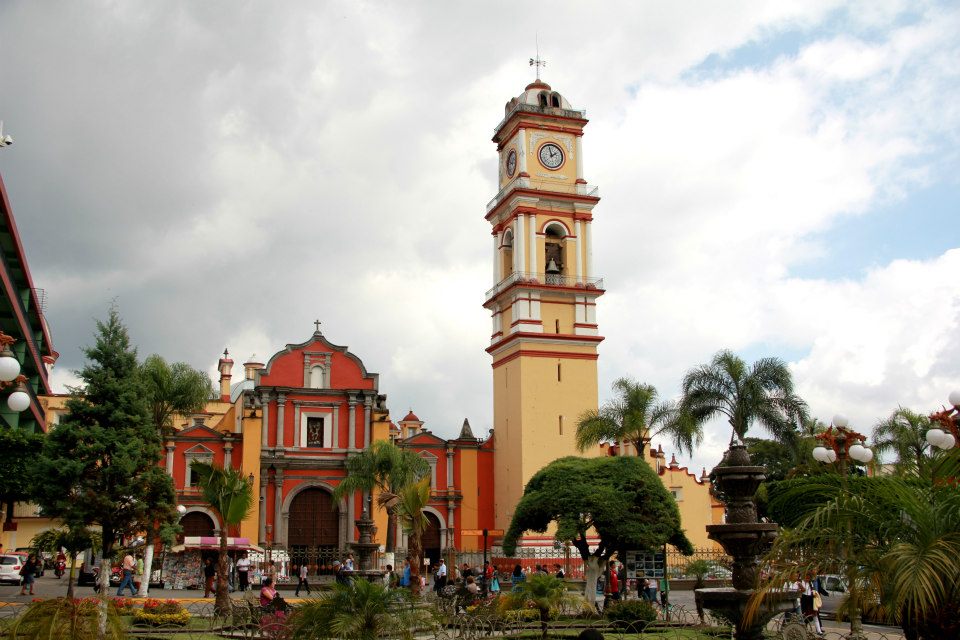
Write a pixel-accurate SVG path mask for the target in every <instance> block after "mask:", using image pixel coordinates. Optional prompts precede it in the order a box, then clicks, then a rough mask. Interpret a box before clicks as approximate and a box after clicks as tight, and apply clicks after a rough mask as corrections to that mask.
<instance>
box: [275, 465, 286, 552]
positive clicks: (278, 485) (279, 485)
mask: <svg viewBox="0 0 960 640" xmlns="http://www.w3.org/2000/svg"><path fill="white" fill-rule="evenodd" d="M282 504H283V469H277V475H276V477H275V478H274V494H273V544H278V543H279V542H280V536H281V535H282V534H283V532H284V531H285V529H282V528H281V526H280V507H281V505H282Z"/></svg>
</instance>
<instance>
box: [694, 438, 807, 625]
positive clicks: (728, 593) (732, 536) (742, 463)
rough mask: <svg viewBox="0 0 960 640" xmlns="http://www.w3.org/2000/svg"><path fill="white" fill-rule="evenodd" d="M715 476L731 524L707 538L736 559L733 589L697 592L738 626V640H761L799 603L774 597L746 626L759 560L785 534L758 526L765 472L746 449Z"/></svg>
mask: <svg viewBox="0 0 960 640" xmlns="http://www.w3.org/2000/svg"><path fill="white" fill-rule="evenodd" d="M713 473H714V476H715V477H716V484H717V486H718V487H719V488H720V490H721V491H723V493H724V494H725V495H726V498H727V505H726V506H727V518H726V523H725V524H711V525H707V537H709V538H710V539H711V540H715V541H716V542H718V543H719V544H720V546H722V547H723V549H724V551H726V552H727V554H728V555H730V556H732V557H733V578H732V582H733V586H732V587H720V588H711V589H697V590H696V600H697V604H698V605H701V606H703V607H704V608H706V609H710V610H712V611H715V612H716V613H718V614H719V615H721V616H723V617H724V618H726V619H728V620H729V621H730V622H732V623H733V625H734V627H735V629H736V631H735V633H734V637H735V638H736V639H737V640H760V639H761V638H763V628H764V626H765V625H766V624H767V622H768V621H769V620H770V618H772V617H773V616H775V615H776V614H778V613H780V612H782V611H788V610H790V609H792V608H793V604H794V600H795V598H796V597H797V595H796V592H794V591H777V592H771V593H768V594H767V595H766V596H765V597H764V602H763V604H762V605H761V606H760V607H759V608H758V609H757V613H756V614H755V615H754V617H753V619H752V620H751V621H750V622H749V623H747V622H746V621H745V620H744V610H745V609H746V605H747V601H748V600H750V598H751V597H752V596H753V594H754V590H755V589H756V587H757V568H758V565H759V557H760V556H761V555H763V554H764V553H766V551H767V550H768V549H769V548H770V545H771V544H773V540H774V539H775V538H776V537H777V530H778V529H779V525H777V524H775V523H772V522H758V521H757V505H756V504H754V502H753V496H754V494H755V493H756V492H757V488H758V487H759V486H760V483H761V482H763V480H764V478H765V477H766V476H765V475H764V468H763V467H762V466H755V465H751V461H750V454H749V453H747V447H746V445H745V444H743V442H741V441H739V440H737V441H736V442H734V443H733V444H731V445H730V449H728V450H727V452H726V453H725V454H724V456H723V460H721V461H720V464H718V465H717V466H716V468H715V469H714V470H713Z"/></svg>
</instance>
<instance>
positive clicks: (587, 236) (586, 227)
mask: <svg viewBox="0 0 960 640" xmlns="http://www.w3.org/2000/svg"><path fill="white" fill-rule="evenodd" d="M583 236H584V238H583V240H584V242H586V243H587V273H586V277H588V278H592V277H593V234H592V233H591V232H590V222H589V221H588V222H584V223H583Z"/></svg>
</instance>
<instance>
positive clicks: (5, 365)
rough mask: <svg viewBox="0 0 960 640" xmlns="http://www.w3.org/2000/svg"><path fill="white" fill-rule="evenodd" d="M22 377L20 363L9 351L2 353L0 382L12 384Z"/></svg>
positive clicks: (0, 355) (0, 356) (0, 357)
mask: <svg viewBox="0 0 960 640" xmlns="http://www.w3.org/2000/svg"><path fill="white" fill-rule="evenodd" d="M18 375H20V362H19V361H18V360H17V359H16V358H14V357H13V353H12V352H11V351H10V350H9V349H4V350H3V351H2V352H0V382H11V381H12V380H13V379H14V378H16V377H17V376H18Z"/></svg>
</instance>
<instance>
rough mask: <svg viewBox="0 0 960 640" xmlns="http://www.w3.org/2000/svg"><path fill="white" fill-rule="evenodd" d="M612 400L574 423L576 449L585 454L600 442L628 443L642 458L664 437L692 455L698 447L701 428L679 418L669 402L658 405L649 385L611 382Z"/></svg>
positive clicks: (622, 381)
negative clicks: (650, 447)
mask: <svg viewBox="0 0 960 640" xmlns="http://www.w3.org/2000/svg"><path fill="white" fill-rule="evenodd" d="M613 390H614V398H613V399H612V400H610V401H609V402H607V403H605V404H604V405H603V406H602V407H601V408H600V410H599V411H587V412H586V413H584V414H583V415H582V416H580V420H579V421H578V422H577V448H578V449H580V451H586V450H587V449H588V448H589V447H593V446H596V445H598V444H600V443H601V442H629V443H631V444H632V445H633V446H634V447H636V450H637V455H638V456H640V457H643V453H644V450H645V449H646V446H647V444H648V443H649V442H650V439H651V438H654V437H656V436H658V435H667V436H669V437H670V438H671V440H672V442H673V444H674V446H676V447H677V448H678V449H680V451H681V452H682V451H684V450H686V451H687V452H689V453H693V446H694V444H700V441H701V440H702V439H703V431H702V429H701V428H700V425H698V424H694V423H692V422H691V421H690V420H686V419H684V417H683V416H682V415H679V414H678V412H677V410H676V407H674V406H673V404H672V403H670V402H662V403H658V402H657V399H658V394H657V389H656V387H654V386H653V385H651V384H643V383H638V382H635V381H633V380H631V379H629V378H620V379H618V380H617V381H615V382H614V383H613Z"/></svg>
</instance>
